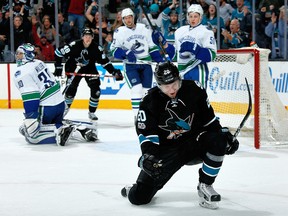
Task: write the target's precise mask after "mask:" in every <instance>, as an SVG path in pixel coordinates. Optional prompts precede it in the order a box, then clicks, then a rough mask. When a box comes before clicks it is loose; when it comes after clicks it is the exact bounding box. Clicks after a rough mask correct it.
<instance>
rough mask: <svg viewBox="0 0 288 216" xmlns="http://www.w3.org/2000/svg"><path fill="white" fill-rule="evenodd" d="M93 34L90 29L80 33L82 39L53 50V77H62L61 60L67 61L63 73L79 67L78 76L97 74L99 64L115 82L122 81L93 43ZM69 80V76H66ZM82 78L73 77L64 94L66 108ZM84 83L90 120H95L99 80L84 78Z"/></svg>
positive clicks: (97, 78)
mask: <svg viewBox="0 0 288 216" xmlns="http://www.w3.org/2000/svg"><path fill="white" fill-rule="evenodd" d="M93 38H94V33H93V31H92V30H91V29H90V28H85V29H84V30H83V31H82V39H79V40H76V41H73V42H71V43H70V44H68V45H64V46H63V47H59V48H58V49H56V50H55V54H56V55H55V56H56V63H55V72H54V75H56V76H61V75H62V58H63V57H64V58H65V59H67V62H66V64H65V72H74V71H75V70H76V67H77V65H80V66H81V69H80V70H79V71H78V74H95V75H96V74H99V73H98V71H97V69H96V66H95V63H96V62H97V63H99V64H101V65H102V66H103V67H104V68H105V69H106V70H107V71H108V72H109V73H110V74H112V75H113V76H114V77H115V78H116V81H118V80H123V75H122V73H121V71H120V70H119V69H115V68H114V66H113V65H112V64H111V62H110V60H109V59H108V57H107V56H106V55H105V54H104V53H103V48H102V47H101V46H99V45H98V44H96V43H95V42H94V41H93ZM68 78H69V76H68ZM82 78H83V76H75V77H74V78H73V81H72V83H71V84H70V85H69V88H68V89H67V91H66V92H65V101H66V104H67V105H68V107H70V106H71V104H72V103H73V100H74V97H75V95H76V92H77V88H78V85H79V83H80V81H81V79H82ZM85 81H86V82H87V85H88V86H89V88H90V99H89V113H88V117H89V118H90V119H91V120H97V119H98V118H97V117H96V115H95V111H96V109H97V106H98V102H99V97H100V79H99V77H97V76H86V77H85Z"/></svg>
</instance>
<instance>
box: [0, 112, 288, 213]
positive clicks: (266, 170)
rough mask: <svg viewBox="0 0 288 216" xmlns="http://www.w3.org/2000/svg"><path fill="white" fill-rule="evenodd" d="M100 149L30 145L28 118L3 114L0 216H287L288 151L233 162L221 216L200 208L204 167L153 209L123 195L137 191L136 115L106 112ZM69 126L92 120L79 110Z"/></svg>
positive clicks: (190, 169)
mask: <svg viewBox="0 0 288 216" xmlns="http://www.w3.org/2000/svg"><path fill="white" fill-rule="evenodd" d="M97 116H98V117H99V121H98V135H99V138H100V140H99V141H97V142H96V143H85V142H82V143H79V142H77V141H76V142H75V141H73V142H71V143H70V144H69V145H67V146H65V147H58V146H56V145H29V144H27V143H26V141H25V140H24V138H23V137H22V135H20V134H19V133H18V127H19V125H20V124H21V123H22V119H23V115H22V110H7V109H0V119H1V120H0V135H1V142H0V216H175V215H179V216H186V215H187V216H188V215H189V216H192V215H193V216H198V215H201V216H203V215H205V216H207V215H208V216H209V215H213V216H217V215H219V216H228V215H229V216H231V215H232V216H272V215H277V216H285V215H287V210H288V169H287V165H288V148H281V149H277V148H263V149H260V150H256V149H254V147H253V145H252V140H251V139H249V138H239V141H240V144H241V146H240V148H239V150H238V152H236V153H235V154H234V155H232V156H226V157H225V160H224V164H223V166H222V169H221V171H220V173H219V176H218V178H217V179H216V182H215V184H214V188H215V189H216V191H217V192H218V193H220V194H221V195H222V201H221V202H220V204H219V206H220V208H219V209H218V210H209V209H204V208H202V207H200V206H199V205H198V195H197V190H196V187H197V184H198V169H199V167H200V165H196V166H184V167H183V168H182V169H181V170H180V171H179V172H177V173H176V174H175V175H174V176H173V178H172V179H171V180H170V181H169V182H168V184H167V185H166V186H165V187H164V188H163V189H162V190H161V191H159V192H158V193H157V194H156V196H155V198H154V199H153V200H152V202H151V203H150V204H148V205H145V206H133V205H131V204H130V203H129V201H128V200H127V199H125V198H123V197H122V196H121V195H120V190H121V188H122V187H123V186H125V185H126V184H130V183H134V182H135V180H136V178H137V176H138V173H139V168H138V167H137V161H138V158H139V156H140V147H139V144H138V142H137V136H136V132H135V129H134V127H133V113H132V111H130V110H125V111H124V110H122V111H120V110H98V111H97ZM67 117H68V118H69V119H78V120H79V119H80V120H81V119H82V120H87V111H86V110H76V109H72V110H71V111H70V112H69V114H68V116H67Z"/></svg>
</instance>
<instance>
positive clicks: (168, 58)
mask: <svg viewBox="0 0 288 216" xmlns="http://www.w3.org/2000/svg"><path fill="white" fill-rule="evenodd" d="M139 5H140V7H141V9H142V12H143V13H144V15H145V17H146V19H147V21H148V23H149V25H150V27H151V29H152V30H153V31H157V29H156V28H155V26H153V25H152V22H151V20H150V19H149V17H148V15H147V13H146V11H145V9H144V7H143V0H139ZM159 45H160V49H161V51H162V52H163V53H164V57H165V60H166V61H170V62H171V60H170V57H169V55H168V54H167V52H166V50H165V48H164V46H163V44H162V41H160V40H159Z"/></svg>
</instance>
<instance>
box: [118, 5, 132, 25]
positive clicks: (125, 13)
mask: <svg viewBox="0 0 288 216" xmlns="http://www.w3.org/2000/svg"><path fill="white" fill-rule="evenodd" d="M126 16H133V20H134V18H135V15H134V12H133V11H132V10H131V8H125V9H123V10H122V12H121V17H122V22H123V23H124V25H126V23H125V21H124V17H126Z"/></svg>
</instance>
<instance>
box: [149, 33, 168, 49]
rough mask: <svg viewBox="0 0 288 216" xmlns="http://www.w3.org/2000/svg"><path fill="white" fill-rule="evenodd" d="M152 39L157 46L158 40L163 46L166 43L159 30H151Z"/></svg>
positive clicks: (158, 44)
mask: <svg viewBox="0 0 288 216" xmlns="http://www.w3.org/2000/svg"><path fill="white" fill-rule="evenodd" d="M152 40H153V43H154V44H156V45H157V46H160V42H161V44H162V45H163V46H164V45H165V44H166V43H167V41H166V39H165V38H164V36H163V34H162V33H161V32H159V31H153V32H152Z"/></svg>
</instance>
